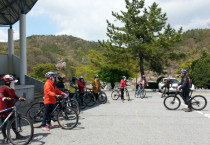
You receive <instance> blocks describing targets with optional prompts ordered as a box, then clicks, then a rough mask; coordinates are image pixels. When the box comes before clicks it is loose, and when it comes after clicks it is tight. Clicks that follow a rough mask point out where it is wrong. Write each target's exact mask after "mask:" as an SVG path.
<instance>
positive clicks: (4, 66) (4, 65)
mask: <svg viewBox="0 0 210 145" xmlns="http://www.w3.org/2000/svg"><path fill="white" fill-rule="evenodd" d="M8 65H9V62H8V55H7V54H0V66H1V68H0V74H7V73H8V71H9V70H8V68H9V67H8Z"/></svg>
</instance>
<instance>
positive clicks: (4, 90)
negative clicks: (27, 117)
mask: <svg viewBox="0 0 210 145" xmlns="http://www.w3.org/2000/svg"><path fill="white" fill-rule="evenodd" d="M4 97H10V98H13V99H19V97H18V96H17V95H16V94H15V90H14V89H11V88H9V87H7V86H3V87H1V89H0V111H2V110H4V109H7V108H10V107H13V106H14V101H7V102H4V101H2V99H3V98H4ZM10 112H11V110H10V111H6V112H4V113H1V114H0V117H7V116H8V115H9V113H10Z"/></svg>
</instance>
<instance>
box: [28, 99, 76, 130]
mask: <svg viewBox="0 0 210 145" xmlns="http://www.w3.org/2000/svg"><path fill="white" fill-rule="evenodd" d="M56 113H57V118H56V119H54V117H53V116H55V115H56ZM26 116H27V117H29V118H31V120H32V121H33V126H34V127H35V128H37V127H41V126H42V121H43V116H44V102H43V101H41V102H39V103H35V104H33V105H32V106H31V107H30V108H29V110H28V111H27V113H26ZM51 116H52V120H54V121H56V120H57V121H58V124H59V125H60V126H61V127H62V128H63V129H73V128H74V127H76V125H77V124H78V120H79V116H78V114H77V112H76V111H75V110H74V109H73V108H72V107H69V106H67V104H66V101H65V99H64V98H63V97H60V98H59V99H57V103H56V106H55V108H54V109H53V111H52V113H51Z"/></svg>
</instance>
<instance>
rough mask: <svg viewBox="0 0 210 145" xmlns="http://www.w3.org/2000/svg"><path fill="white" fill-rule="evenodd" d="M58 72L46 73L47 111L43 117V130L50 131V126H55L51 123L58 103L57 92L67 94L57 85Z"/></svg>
mask: <svg viewBox="0 0 210 145" xmlns="http://www.w3.org/2000/svg"><path fill="white" fill-rule="evenodd" d="M57 75H58V74H57V73H55V72H47V73H46V74H45V77H46V78H47V80H46V82H45V84H44V107H45V113H44V117H43V122H42V130H43V131H44V130H47V131H49V130H50V128H52V127H53V125H52V124H51V115H50V114H51V112H52V111H53V109H54V106H55V104H56V98H57V97H59V96H58V95H57V94H59V95H60V94H63V95H65V96H67V94H65V93H64V92H62V91H61V90H59V89H58V88H57V87H56V77H57Z"/></svg>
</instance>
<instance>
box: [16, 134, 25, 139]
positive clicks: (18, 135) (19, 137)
mask: <svg viewBox="0 0 210 145" xmlns="http://www.w3.org/2000/svg"><path fill="white" fill-rule="evenodd" d="M21 138H24V136H22V135H20V134H17V135H16V139H21Z"/></svg>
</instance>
